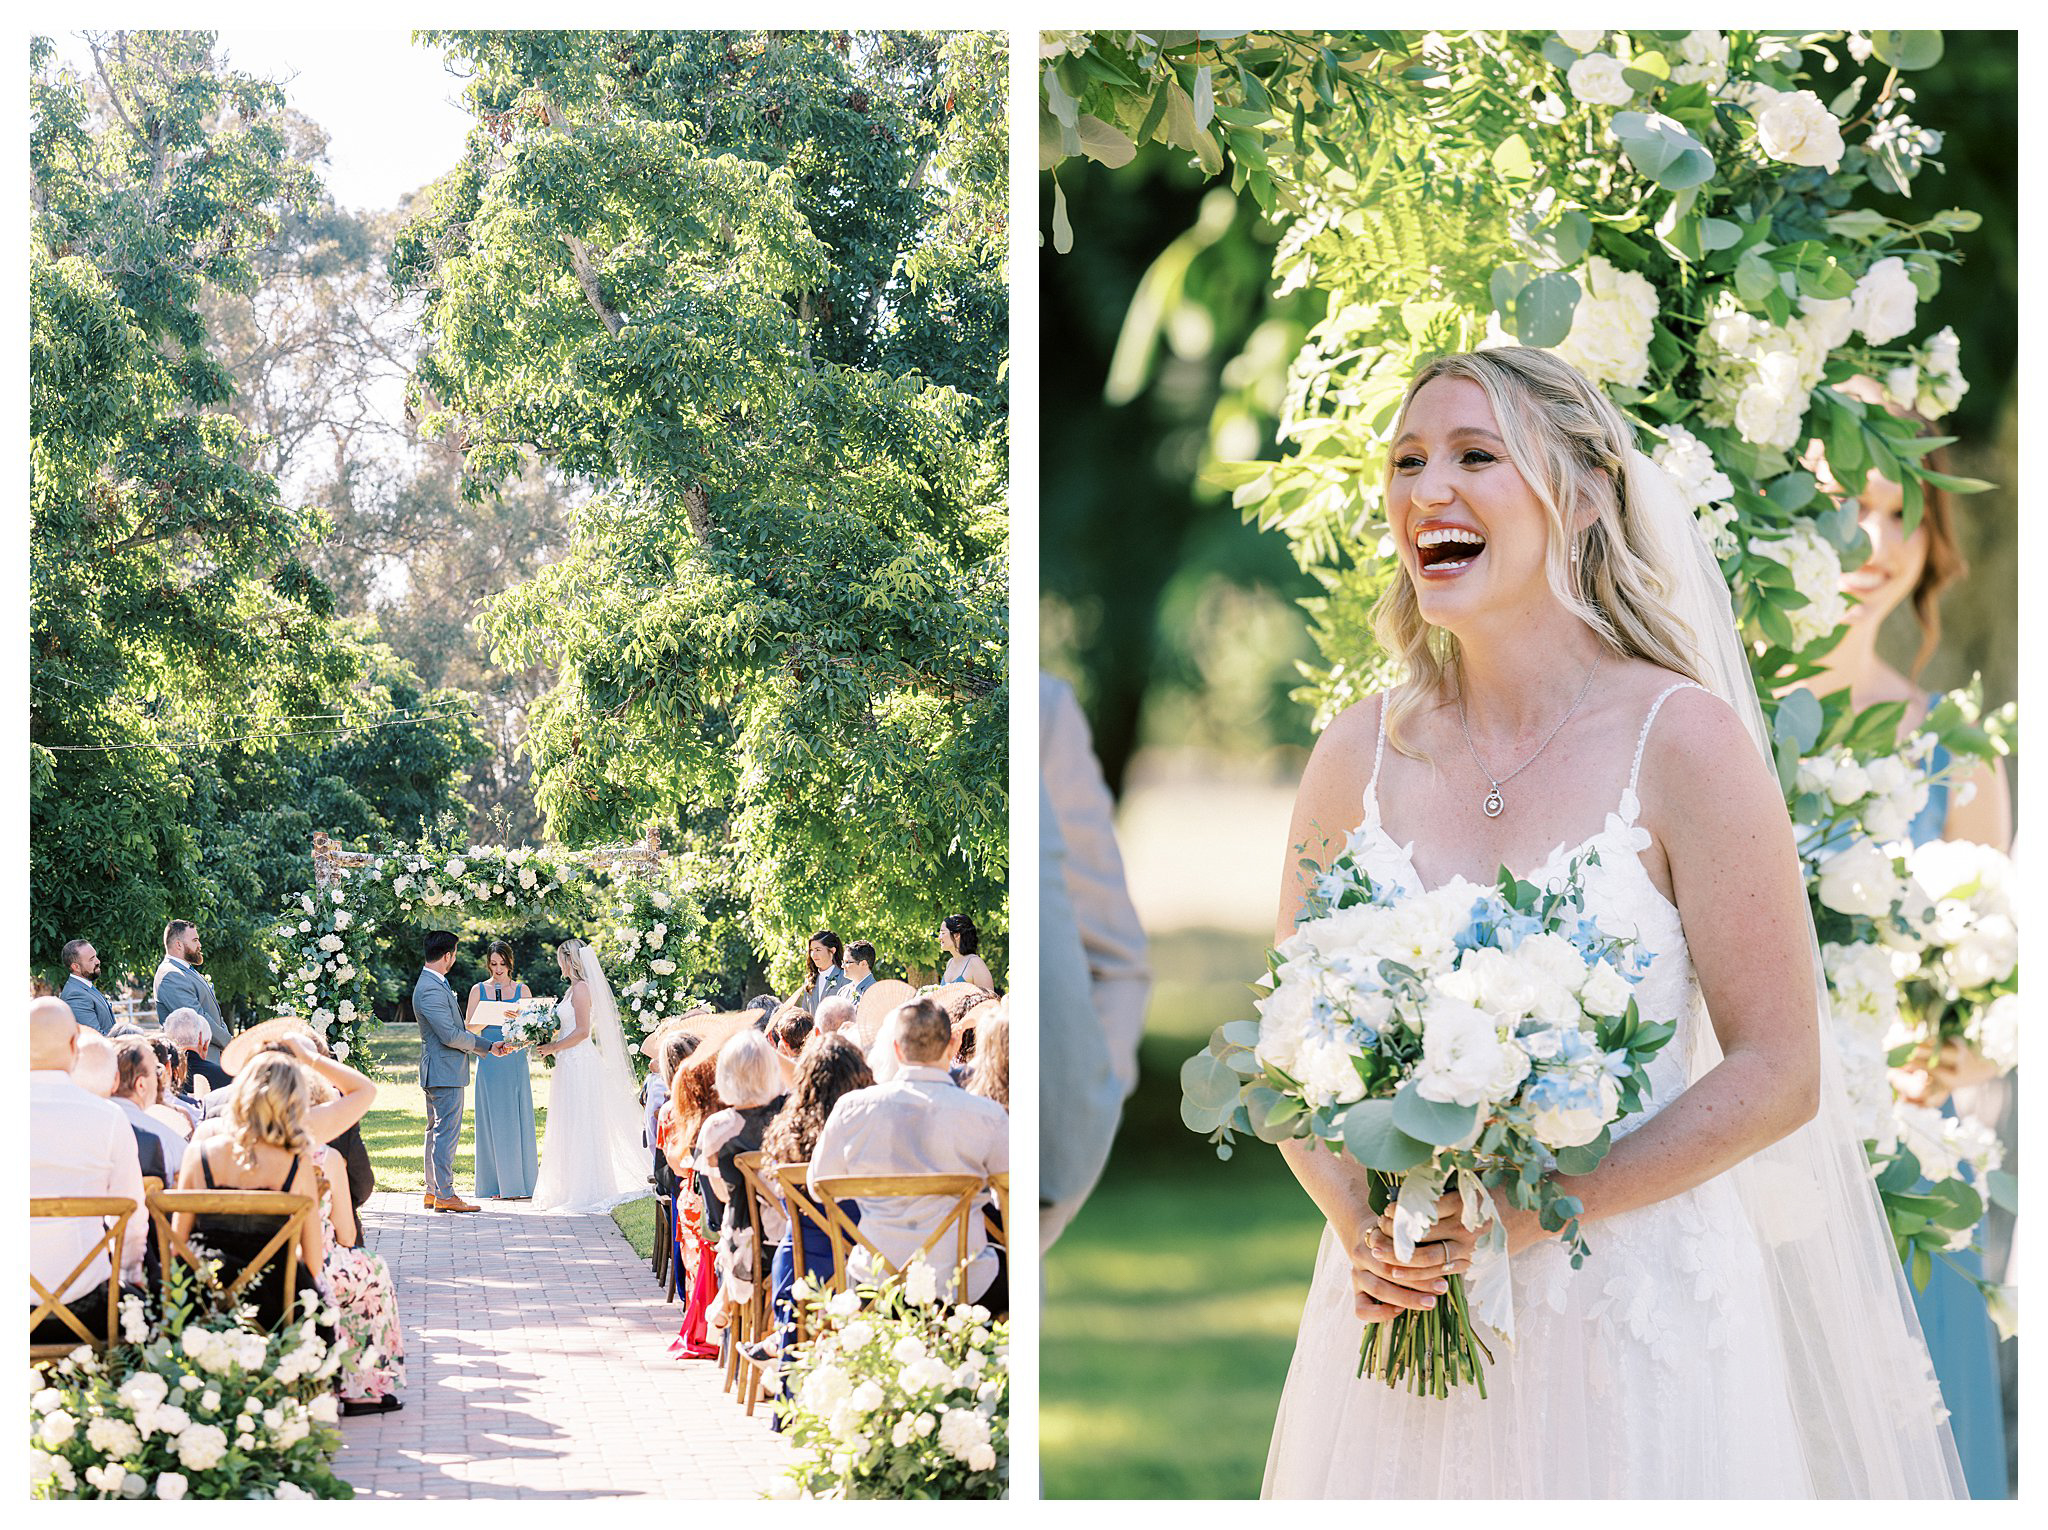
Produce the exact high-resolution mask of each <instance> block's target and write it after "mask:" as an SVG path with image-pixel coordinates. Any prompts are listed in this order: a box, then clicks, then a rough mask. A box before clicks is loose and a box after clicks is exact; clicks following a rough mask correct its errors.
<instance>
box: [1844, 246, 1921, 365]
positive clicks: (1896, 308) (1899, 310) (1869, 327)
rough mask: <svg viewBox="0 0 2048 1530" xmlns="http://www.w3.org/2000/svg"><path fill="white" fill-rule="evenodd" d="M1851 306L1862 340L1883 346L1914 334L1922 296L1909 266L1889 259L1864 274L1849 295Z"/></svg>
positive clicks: (1895, 257) (1893, 256)
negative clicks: (1914, 324)
mask: <svg viewBox="0 0 2048 1530" xmlns="http://www.w3.org/2000/svg"><path fill="white" fill-rule="evenodd" d="M1849 305H1850V311H1851V312H1852V313H1853V314H1854V315H1855V319H1856V327H1857V328H1858V329H1860V330H1862V331H1863V338H1864V339H1866V340H1868V341H1869V342H1870V343H1871V344H1872V345H1883V344H1884V343H1885V342H1886V341H1888V340H1896V339H1898V338H1899V336H1901V335H1903V334H1907V333H1909V332H1910V331H1911V330H1912V328H1913V318H1914V315H1915V314H1916V313H1917V312H1918V310H1919V306H1920V293H1919V289H1917V288H1916V287H1914V285H1913V278H1912V275H1911V273H1909V272H1908V271H1907V270H1906V263H1905V262H1904V261H1903V260H1901V259H1899V257H1898V256H1896V255H1887V256H1885V258H1884V259H1883V260H1880V261H1878V262H1877V263H1876V264H1875V265H1873V266H1872V267H1871V268H1870V269H1869V270H1868V271H1865V272H1864V273H1863V275H1862V277H1861V279H1859V280H1858V281H1857V283H1856V290H1855V291H1854V292H1853V293H1851V294H1850V295H1849Z"/></svg>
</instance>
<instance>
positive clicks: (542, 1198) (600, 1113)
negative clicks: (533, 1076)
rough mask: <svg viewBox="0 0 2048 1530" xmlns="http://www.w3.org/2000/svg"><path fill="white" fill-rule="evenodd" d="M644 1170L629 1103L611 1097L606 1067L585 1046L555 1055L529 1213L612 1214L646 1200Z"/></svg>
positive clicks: (633, 1106) (635, 1114)
mask: <svg viewBox="0 0 2048 1530" xmlns="http://www.w3.org/2000/svg"><path fill="white" fill-rule="evenodd" d="M647 1168H648V1162H647V1152H646V1149H644V1148H643V1147H642V1146H641V1145H640V1112H639V1107H638V1106H637V1105H636V1104H635V1102H634V1101H633V1099H632V1097H631V1096H630V1095H629V1096H627V1097H626V1098H624V1099H617V1100H615V1099H613V1098H612V1097H611V1092H610V1091H609V1090H608V1089H607V1088H606V1087H605V1070H604V1066H603V1064H602V1063H601V1062H600V1061H599V1059H598V1055H597V1053H596V1052H595V1051H594V1050H593V1049H592V1048H591V1046H590V1044H589V1043H588V1042H585V1043H583V1044H582V1045H580V1046H574V1047H571V1048H569V1050H568V1051H566V1052H563V1053H560V1054H559V1055H558V1057H557V1059H556V1062H555V1076H554V1078H553V1080H552V1081H551V1082H550V1083H549V1086H548V1122H547V1134H546V1136H545V1137H544V1138H543V1139H542V1141H541V1145H540V1175H539V1177H538V1178H537V1179H536V1180H535V1181H534V1186H533V1206H534V1210H536V1211H562V1212H591V1211H609V1210H610V1209H611V1208H612V1207H614V1206H616V1205H618V1204H619V1203H620V1202H621V1201H629V1200H632V1199H633V1198H634V1197H635V1196H640V1195H647V1194H649V1193H651V1188H650V1186H649V1185H648V1182H647V1177H648V1176H647Z"/></svg>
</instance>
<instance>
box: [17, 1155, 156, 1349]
mask: <svg viewBox="0 0 2048 1530" xmlns="http://www.w3.org/2000/svg"><path fill="white" fill-rule="evenodd" d="M135 1210H136V1207H135V1202H134V1201H133V1200H131V1199H129V1198H128V1197H127V1196H122V1195H51V1196H37V1197H34V1198H32V1199H31V1200H30V1201H29V1203H28V1214H29V1217H30V1219H31V1220H36V1219H43V1218H48V1219H52V1220H56V1219H66V1220H68V1219H72V1218H85V1217H98V1218H100V1219H101V1222H100V1235H99V1237H98V1238H96V1239H95V1240H94V1241H93V1245H92V1247H91V1248H89V1249H87V1250H86V1252H85V1257H84V1258H83V1259H81V1260H79V1261H78V1263H77V1265H76V1266H74V1267H73V1268H72V1270H71V1272H70V1273H69V1274H67V1275H66V1276H65V1277H64V1278H63V1279H62V1280H59V1281H58V1282H57V1283H56V1284H55V1285H54V1286H46V1285H44V1284H43V1283H42V1282H41V1281H40V1280H38V1279H36V1277H35V1273H34V1272H33V1271H31V1272H30V1273H29V1277H28V1286H29V1291H30V1294H31V1295H32V1296H33V1297H34V1300H33V1301H32V1302H31V1303H30V1305H29V1309H28V1330H29V1332H30V1333H34V1332H35V1331H36V1328H37V1326H38V1325H39V1324H41V1323H42V1322H44V1321H45V1320H46V1319H49V1318H55V1319H57V1321H58V1322H59V1323H61V1324H63V1326H64V1327H66V1328H68V1329H70V1330H71V1331H72V1332H73V1333H75V1334H77V1335H78V1337H77V1338H76V1339H66V1340H64V1341H63V1342H61V1343H49V1344H37V1343H34V1342H31V1343H30V1344H29V1347H28V1357H29V1360H30V1362H31V1363H32V1364H33V1363H35V1362H39V1361H44V1360H57V1359H61V1358H62V1357H63V1356H65V1355H68V1354H70V1353H71V1352H72V1351H73V1350H74V1349H76V1348H78V1346H79V1345H81V1344H85V1345H89V1346H91V1347H92V1348H93V1349H96V1350H106V1349H111V1348H112V1347H113V1346H114V1345H115V1344H117V1343H119V1342H120V1337H121V1279H120V1273H121V1237H122V1234H123V1233H124V1232H125V1231H126V1230H127V1227H128V1219H129V1218H130V1217H132V1216H134V1215H135ZM102 1258H104V1259H105V1260H106V1262H107V1314H106V1326H105V1328H104V1329H102V1330H101V1331H100V1332H99V1333H94V1332H93V1330H92V1329H91V1328H90V1327H88V1326H87V1325H86V1323H85V1321H84V1320H83V1319H82V1318H80V1316H79V1315H78V1314H77V1313H75V1312H73V1311H72V1310H71V1308H70V1306H69V1305H68V1304H67V1303H66V1302H65V1300H64V1299H63V1298H62V1297H60V1296H59V1295H58V1294H57V1293H58V1292H60V1291H62V1290H64V1289H65V1288H66V1287H67V1286H69V1285H70V1284H71V1283H72V1282H73V1281H74V1280H76V1279H78V1278H79V1277H80V1276H81V1275H83V1274H85V1272H86V1271H87V1270H89V1269H91V1268H92V1267H93V1265H94V1264H95V1263H97V1262H98V1261H99V1260H100V1259H102Z"/></svg>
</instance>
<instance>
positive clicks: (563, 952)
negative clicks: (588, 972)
mask: <svg viewBox="0 0 2048 1530" xmlns="http://www.w3.org/2000/svg"><path fill="white" fill-rule="evenodd" d="M589 949H590V943H589V942H588V941H583V940H578V939H577V938H576V937H575V936H574V935H571V936H570V937H569V938H568V939H567V940H565V941H563V942H562V943H561V944H560V945H558V946H556V947H555V955H557V956H566V957H567V958H568V959H569V971H570V972H571V974H575V973H579V972H580V971H581V970H582V962H583V953H584V952H585V951H588V950H589Z"/></svg>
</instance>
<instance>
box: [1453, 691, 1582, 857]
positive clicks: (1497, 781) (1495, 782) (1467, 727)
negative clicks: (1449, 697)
mask: <svg viewBox="0 0 2048 1530" xmlns="http://www.w3.org/2000/svg"><path fill="white" fill-rule="evenodd" d="M1599 672H1600V656H1599V655H1597V654H1596V655H1594V658H1593V662H1592V663H1591V664H1589V665H1587V666H1586V683H1585V684H1584V685H1582V686H1580V687H1579V698H1578V700H1577V701H1574V702H1573V703H1572V704H1571V708H1570V710H1569V711H1567V712H1566V713H1565V714H1564V716H1562V717H1560V718H1559V719H1558V720H1557V726H1556V727H1554V728H1552V729H1551V730H1550V731H1549V732H1548V733H1546V734H1544V735H1543V742H1542V743H1540V744H1538V745H1537V746H1536V753H1535V754H1532V755H1530V756H1529V758H1528V759H1526V760H1524V761H1522V763H1521V764H1519V765H1517V766H1516V767H1515V768H1514V769H1513V770H1511V771H1509V772H1508V773H1507V774H1506V775H1504V776H1496V775H1494V773H1493V772H1492V771H1490V770H1488V769H1487V768H1486V761H1484V760H1482V759H1480V758H1479V751H1478V749H1477V748H1475V747H1474V746H1473V743H1472V725H1471V723H1469V722H1468V721H1466V718H1465V680H1464V676H1463V675H1462V674H1460V675H1459V677H1458V726H1459V727H1460V728H1462V729H1463V730H1464V733H1465V747H1466V749H1468V750H1470V751H1471V754H1472V763H1473V764H1474V765H1477V766H1478V767H1479V773H1480V774H1481V775H1482V776H1484V777H1486V779H1487V781H1488V782H1489V783H1490V784H1491V785H1492V787H1493V790H1492V791H1490V792H1488V793H1487V794H1486V800H1485V801H1484V802H1482V803H1480V804H1479V811H1480V812H1482V813H1484V814H1485V815H1486V816H1487V817H1488V818H1498V817H1500V815H1501V814H1503V813H1505V812H1506V811H1507V810H1508V800H1507V798H1505V797H1503V796H1502V795H1501V790H1500V789H1501V788H1502V787H1503V786H1505V785H1507V784H1508V782H1510V781H1512V780H1514V779H1515V777H1516V776H1519V775H1520V774H1521V773H1522V772H1523V771H1525V770H1527V769H1528V768H1529V767H1530V766H1531V765H1534V764H1535V763H1536V760H1537V757H1538V756H1539V755H1541V754H1542V753H1543V751H1544V750H1546V749H1548V748H1549V747H1550V741H1551V740H1552V739H1554V738H1556V737H1557V735H1558V734H1559V733H1560V732H1562V731H1563V730H1564V725H1565V724H1566V723H1568V722H1570V721H1571V720H1572V717H1573V715H1574V714H1576V713H1577V711H1578V710H1579V708H1580V706H1581V705H1583V704H1584V702H1585V700H1586V697H1587V696H1588V695H1590V694H1591V693H1592V690H1593V677H1594V676H1595V675H1597V674H1598V673H1599Z"/></svg>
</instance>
